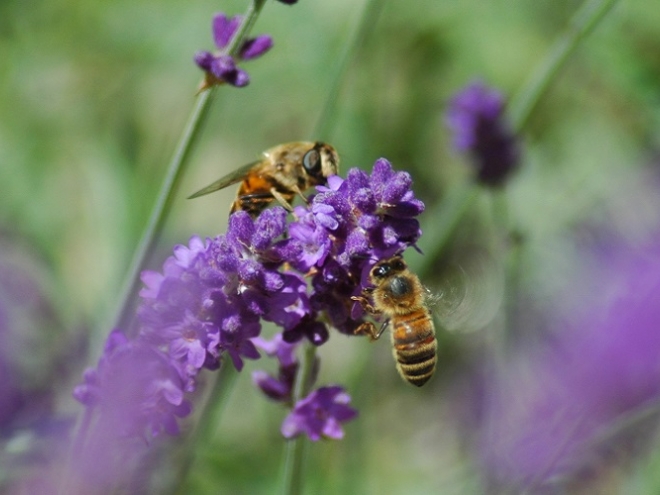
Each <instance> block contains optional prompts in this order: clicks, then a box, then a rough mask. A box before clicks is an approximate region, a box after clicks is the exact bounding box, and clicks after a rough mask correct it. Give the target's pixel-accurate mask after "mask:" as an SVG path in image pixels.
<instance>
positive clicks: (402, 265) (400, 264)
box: [392, 258, 406, 271]
mask: <svg viewBox="0 0 660 495" xmlns="http://www.w3.org/2000/svg"><path fill="white" fill-rule="evenodd" d="M392 268H393V269H394V270H397V271H402V270H405V269H406V262H405V261H403V260H402V259H401V258H397V259H395V260H394V261H393V262H392Z"/></svg>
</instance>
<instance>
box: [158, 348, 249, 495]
mask: <svg viewBox="0 0 660 495" xmlns="http://www.w3.org/2000/svg"><path fill="white" fill-rule="evenodd" d="M236 378H238V372H237V371H236V369H235V368H234V367H233V366H231V365H229V364H228V363H227V361H226V360H225V361H224V362H223V365H222V368H221V369H220V370H219V372H218V373H217V374H216V377H215V379H214V383H213V388H212V389H211V393H210V394H209V396H208V398H207V399H206V403H205V404H204V406H203V409H202V414H201V417H200V418H199V421H198V422H197V425H196V426H195V430H194V431H193V433H192V434H191V435H190V437H189V438H188V439H187V440H186V447H185V451H184V453H183V459H182V461H181V462H180V467H179V470H178V471H179V472H178V473H177V479H176V482H175V483H173V487H172V491H171V492H170V493H185V482H186V479H187V478H188V474H189V473H190V471H191V468H192V467H193V465H194V463H195V458H196V457H197V454H198V453H199V452H202V451H204V450H205V448H206V447H208V446H209V445H212V443H213V440H214V438H215V434H216V432H217V429H218V425H219V424H220V418H221V417H222V414H223V413H224V411H225V407H226V405H227V402H228V400H229V396H230V394H231V391H232V389H233V388H234V385H235V384H236Z"/></svg>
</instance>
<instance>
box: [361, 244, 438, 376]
mask: <svg viewBox="0 0 660 495" xmlns="http://www.w3.org/2000/svg"><path fill="white" fill-rule="evenodd" d="M369 283H370V284H371V285H372V287H369V288H367V289H365V290H364V292H363V293H362V295H361V296H357V297H353V298H352V299H353V300H355V301H358V302H359V303H360V304H361V305H362V307H363V308H364V310H365V311H366V312H367V313H369V314H371V315H373V316H383V317H384V318H385V320H384V321H383V323H382V325H381V327H380V329H379V330H377V329H376V325H375V324H374V323H373V322H365V323H363V324H362V325H360V326H359V327H358V328H357V329H356V330H355V333H356V334H366V335H368V336H369V337H370V338H371V339H372V340H376V339H378V338H380V336H381V335H382V334H383V332H384V331H385V329H386V328H390V330H391V331H390V335H391V341H392V352H393V354H394V359H395V360H396V368H397V370H398V371H399V374H400V375H401V377H402V378H403V379H404V380H406V381H407V382H409V383H412V384H413V385H416V386H418V387H421V386H422V385H424V384H425V383H426V382H427V381H428V380H429V378H431V376H433V373H434V371H435V366H436V362H437V341H436V338H435V327H434V325H433V319H432V317H431V312H430V311H429V309H428V307H427V305H426V297H427V296H426V294H427V291H426V289H425V288H424V286H423V285H422V283H421V281H420V280H419V277H418V276H417V275H415V274H414V273H412V272H411V271H410V270H409V269H408V266H407V265H406V262H405V261H404V260H403V258H402V257H401V256H394V257H392V258H388V259H384V260H381V261H379V262H378V263H376V264H375V265H374V266H373V268H372V269H371V271H370V272H369Z"/></svg>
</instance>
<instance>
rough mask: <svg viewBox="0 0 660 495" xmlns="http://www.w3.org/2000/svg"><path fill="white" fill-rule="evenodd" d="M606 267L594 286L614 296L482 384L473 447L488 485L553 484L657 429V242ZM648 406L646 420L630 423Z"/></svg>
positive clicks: (584, 472)
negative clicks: (651, 409)
mask: <svg viewBox="0 0 660 495" xmlns="http://www.w3.org/2000/svg"><path fill="white" fill-rule="evenodd" d="M606 261H607V263H606V264H603V265H604V266H608V269H607V271H606V274H605V276H604V277H603V279H602V283H601V284H600V285H599V288H600V290H601V294H604V295H608V296H609V295H614V296H613V297H611V296H610V297H609V299H608V300H605V301H602V302H601V303H600V304H597V305H594V306H593V307H591V308H589V309H588V310H587V311H585V315H583V316H579V317H575V318H573V321H572V322H571V323H570V324H569V325H568V328H566V329H564V331H563V332H561V333H558V337H557V338H556V339H555V340H554V341H553V342H552V344H551V345H546V346H545V347H538V346H537V347H535V348H532V349H524V350H522V351H520V352H519V353H518V355H516V356H514V358H513V359H510V360H509V363H508V365H507V367H506V368H505V369H503V370H499V372H498V373H497V374H496V375H495V376H493V375H491V376H490V377H489V378H488V379H486V380H485V387H484V390H486V391H487V392H486V394H485V397H484V400H483V402H482V403H480V405H479V409H480V410H481V414H480V427H479V433H478V435H477V443H478V449H479V452H480V459H481V465H482V467H483V469H484V473H485V475H486V477H487V479H488V480H489V484H491V486H493V485H498V486H502V487H507V489H508V490H513V491H516V492H517V491H519V490H520V491H527V492H529V493H540V492H541V489H542V488H543V489H545V488H553V487H554V488H561V486H562V484H566V483H570V482H571V481H572V480H575V479H576V478H579V477H583V476H584V477H589V476H590V475H591V474H593V473H594V472H596V471H597V470H598V469H599V467H600V466H602V465H603V464H604V463H606V462H611V461H612V460H613V459H615V458H616V455H617V454H621V452H620V450H624V451H625V448H626V445H633V444H636V445H637V448H636V451H639V446H640V442H639V440H640V439H641V438H644V437H645V436H648V435H649V433H650V432H651V431H655V429H656V428H657V427H658V420H657V418H658V411H659V409H658V401H659V400H660V331H658V329H659V328H660V304H658V301H660V243H656V244H653V245H651V246H649V247H647V248H646V249H644V250H642V252H641V253H638V252H632V251H631V250H627V249H623V250H620V251H619V252H618V253H615V254H609V258H608V259H607V260H606ZM496 371H497V370H496ZM647 407H653V408H655V412H656V414H655V416H649V415H646V416H645V417H646V420H645V421H640V420H639V418H638V420H637V421H635V420H631V419H632V418H634V417H635V416H636V414H638V413H639V412H640V411H644V409H645V408H647ZM641 417H644V416H641ZM649 418H652V420H651V421H649ZM623 455H624V456H625V457H629V456H630V452H628V451H625V452H624V453H623ZM544 493H545V492H544ZM553 493H554V492H553Z"/></svg>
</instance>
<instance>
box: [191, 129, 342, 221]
mask: <svg viewBox="0 0 660 495" xmlns="http://www.w3.org/2000/svg"><path fill="white" fill-rule="evenodd" d="M338 167H339V156H338V155H337V152H336V151H335V149H334V148H333V147H332V146H330V145H329V144H325V143H321V142H307V141H301V142H294V143H286V144H280V145H278V146H275V147H273V148H270V149H268V150H266V151H264V152H263V158H262V159H261V160H258V161H256V162H253V163H248V164H247V165H244V166H243V167H241V168H239V169H237V170H235V171H233V172H231V173H230V174H228V175H226V176H224V177H222V178H221V179H219V180H217V181H215V182H214V183H213V184H210V185H209V186H207V187H205V188H203V189H201V190H199V191H197V192H196V193H195V194H193V195H191V196H190V197H189V198H188V199H192V198H197V197H199V196H203V195H205V194H209V193H212V192H214V191H218V190H220V189H223V188H225V187H227V186H230V185H232V184H236V183H237V182H240V183H241V185H240V186H239V188H238V192H237V194H236V199H235V200H234V202H233V203H232V205H231V211H230V213H234V212H235V211H237V210H245V211H247V212H248V213H249V214H250V215H252V216H256V215H258V214H259V213H261V212H262V211H263V210H264V209H265V208H266V207H267V206H268V205H270V203H271V202H272V201H273V200H277V201H278V202H279V203H280V204H281V205H282V206H284V207H285V208H286V209H288V210H289V211H291V209H292V208H291V201H292V200H293V198H294V196H295V195H296V194H297V195H298V196H300V197H301V198H303V200H306V198H305V197H304V196H303V191H304V190H305V189H308V188H310V187H312V186H316V185H320V184H325V183H326V180H327V178H328V177H330V176H331V175H335V174H337V170H338Z"/></svg>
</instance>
